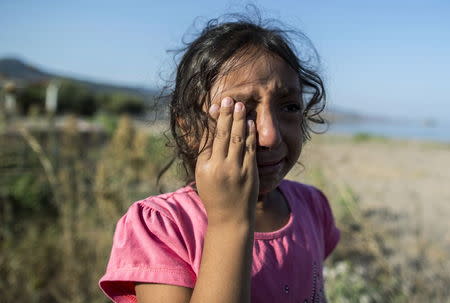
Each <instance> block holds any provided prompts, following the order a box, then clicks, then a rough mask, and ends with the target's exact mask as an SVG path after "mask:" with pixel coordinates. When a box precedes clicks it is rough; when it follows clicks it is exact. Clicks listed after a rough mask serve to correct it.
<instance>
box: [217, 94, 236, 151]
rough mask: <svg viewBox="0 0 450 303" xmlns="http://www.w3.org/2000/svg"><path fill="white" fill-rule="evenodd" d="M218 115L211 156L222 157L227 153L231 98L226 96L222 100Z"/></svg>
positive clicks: (231, 120)
mask: <svg viewBox="0 0 450 303" xmlns="http://www.w3.org/2000/svg"><path fill="white" fill-rule="evenodd" d="M218 115H219V117H218V119H217V125H216V129H215V133H214V144H213V146H212V157H214V158H218V159H224V158H226V157H227V155H228V146H229V143H230V129H231V125H232V123H233V99H231V98H230V97H226V98H224V99H223V100H222V102H221V105H220V110H219V113H218Z"/></svg>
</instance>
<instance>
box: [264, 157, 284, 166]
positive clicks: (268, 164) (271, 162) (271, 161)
mask: <svg viewBox="0 0 450 303" xmlns="http://www.w3.org/2000/svg"><path fill="white" fill-rule="evenodd" d="M283 160H284V158H282V159H280V160H270V161H260V162H258V166H259V167H266V166H276V165H278V164H280V163H281V162H282V161H283Z"/></svg>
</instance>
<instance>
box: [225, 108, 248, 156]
mask: <svg viewBox="0 0 450 303" xmlns="http://www.w3.org/2000/svg"><path fill="white" fill-rule="evenodd" d="M245 116H246V115H245V106H244V104H243V103H241V102H237V103H236V104H235V105H234V112H233V125H232V127H231V136H230V143H229V146H228V156H227V158H228V159H230V160H232V161H237V163H239V164H241V163H242V161H243V158H244V155H243V151H244V146H245V133H246V123H245Z"/></svg>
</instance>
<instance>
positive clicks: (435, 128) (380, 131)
mask: <svg viewBox="0 0 450 303" xmlns="http://www.w3.org/2000/svg"><path fill="white" fill-rule="evenodd" d="M327 133H330V134H347V135H355V134H359V133H367V134H371V135H377V136H383V137H387V138H399V139H417V140H427V141H438V142H445V143H450V121H447V122H440V123H439V122H438V123H436V124H434V125H429V126H426V125H425V124H424V123H419V122H411V121H407V122H389V121H388V122H386V121H383V122H380V121H366V122H357V123H356V122H354V123H333V124H332V123H330V126H329V130H328V132H327Z"/></svg>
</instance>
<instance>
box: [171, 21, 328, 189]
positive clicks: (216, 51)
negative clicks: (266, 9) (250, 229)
mask: <svg viewBox="0 0 450 303" xmlns="http://www.w3.org/2000/svg"><path fill="white" fill-rule="evenodd" d="M228 17H230V16H228ZM231 17H232V18H234V19H235V20H233V21H227V22H221V21H220V20H219V19H212V20H210V21H209V22H207V24H206V26H205V28H204V29H203V31H202V32H201V33H200V35H199V36H198V37H197V38H196V39H195V40H193V41H192V42H190V43H186V47H185V48H184V49H182V50H181V52H182V53H183V55H182V58H181V61H180V62H179V64H178V67H177V70H176V79H175V87H174V88H173V90H172V92H171V94H170V128H171V132H172V136H173V139H174V141H175V142H174V143H175V146H174V147H175V149H176V155H177V156H178V157H179V158H180V159H181V161H182V164H183V167H184V169H185V172H186V179H187V180H186V181H187V182H191V181H193V180H194V173H195V165H196V160H197V157H198V153H199V148H200V147H199V144H200V143H199V142H200V138H201V136H202V133H203V130H204V129H208V119H209V118H208V115H207V114H206V113H205V112H204V108H208V107H209V105H210V102H211V100H210V99H211V98H210V96H209V92H210V90H211V87H212V86H213V84H214V83H215V82H216V81H217V79H218V77H219V76H220V73H221V68H222V67H223V66H224V63H226V62H227V61H229V60H230V59H231V58H234V56H236V55H237V54H238V53H240V52H242V51H244V52H246V51H247V50H257V51H263V52H266V53H269V54H274V55H277V56H279V57H280V58H282V59H283V60H284V61H285V62H286V63H287V64H288V65H289V66H290V67H292V68H293V69H294V70H295V71H296V72H297V73H298V76H299V80H300V87H301V88H302V98H301V100H302V101H303V102H302V103H303V116H304V119H302V124H301V131H302V132H303V134H304V136H303V138H304V139H303V142H302V143H304V142H305V141H306V140H309V139H310V138H311V137H310V132H311V131H313V130H312V128H311V125H310V124H311V122H313V123H320V124H323V123H324V120H323V119H322V117H321V116H320V115H319V114H320V113H321V112H322V111H323V109H324V107H325V91H324V86H323V81H322V79H321V77H320V76H319V74H318V73H317V72H316V71H315V70H314V69H313V68H312V67H311V66H310V61H311V58H309V59H301V58H300V56H299V55H298V54H296V50H295V47H294V45H293V44H292V42H291V39H290V37H289V36H290V35H292V34H294V35H297V37H300V38H302V41H303V42H305V43H304V44H307V46H308V47H309V48H307V49H305V50H306V51H307V52H309V54H307V55H311V54H312V55H313V59H314V58H315V59H318V56H317V53H316V51H315V49H314V47H313V46H312V45H311V43H310V42H309V40H308V39H307V38H306V37H305V36H304V35H303V34H301V33H299V32H298V31H292V30H282V29H280V28H279V27H276V26H270V24H272V23H274V21H273V20H269V21H267V22H265V24H263V22H262V21H261V18H258V21H257V22H254V21H251V20H249V19H248V18H246V17H242V16H236V15H232V16H231ZM311 50H312V53H311ZM303 55H304V54H303ZM313 132H314V131H313ZM193 139H194V141H195V142H194V143H193V142H192V141H193Z"/></svg>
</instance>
